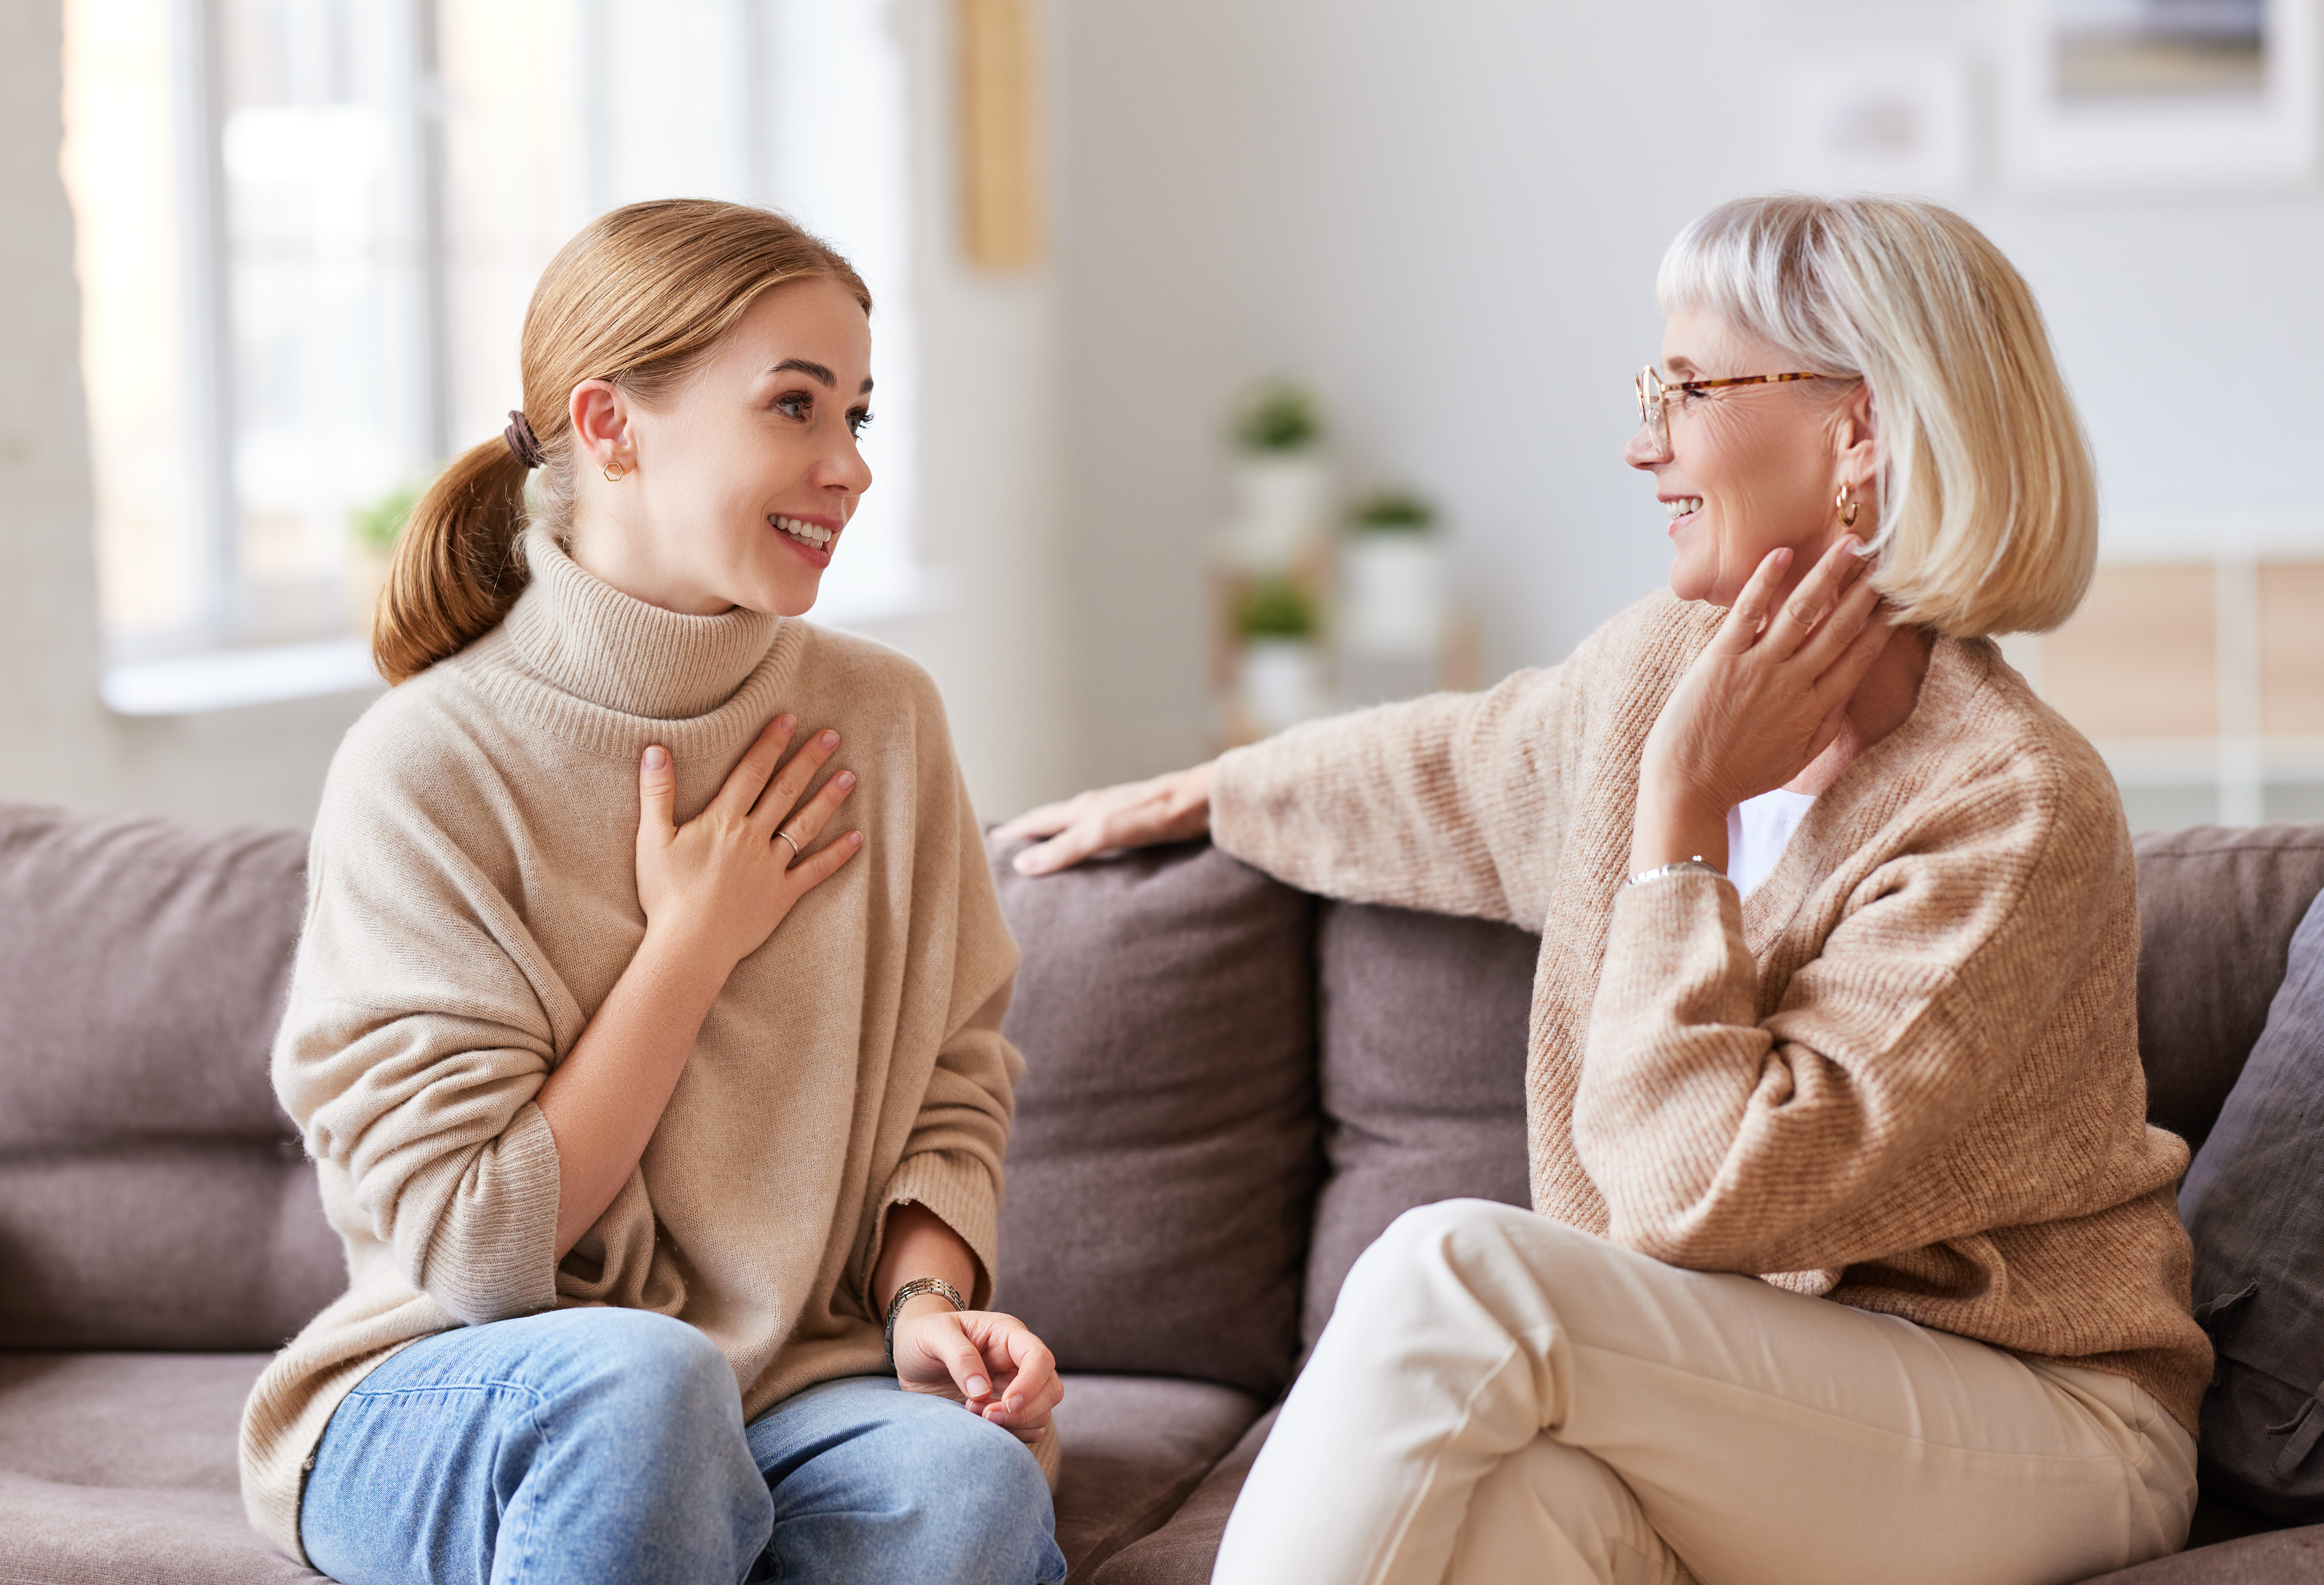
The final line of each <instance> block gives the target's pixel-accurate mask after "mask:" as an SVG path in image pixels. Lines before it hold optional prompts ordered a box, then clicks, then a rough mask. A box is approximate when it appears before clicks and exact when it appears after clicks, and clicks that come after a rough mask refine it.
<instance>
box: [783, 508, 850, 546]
mask: <svg viewBox="0 0 2324 1585" xmlns="http://www.w3.org/2000/svg"><path fill="white" fill-rule="evenodd" d="M767 521H769V522H770V523H772V524H773V525H774V526H775V527H776V528H777V529H778V530H780V531H781V532H783V533H786V534H788V535H789V536H790V537H791V538H792V539H797V540H798V542H799V543H800V544H802V545H806V546H809V547H811V548H814V549H816V550H828V549H829V548H831V542H832V541H833V540H834V539H838V538H839V535H838V533H837V532H836V531H835V530H831V529H826V528H823V527H821V526H819V525H817V524H815V523H811V522H808V521H807V520H806V519H804V518H796V517H784V516H782V515H780V514H779V513H778V514H777V515H775V516H772V517H770V518H769V519H767Z"/></svg>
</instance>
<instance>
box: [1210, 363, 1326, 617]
mask: <svg viewBox="0 0 2324 1585" xmlns="http://www.w3.org/2000/svg"><path fill="white" fill-rule="evenodd" d="M1233 435H1234V442H1235V451H1236V466H1235V515H1234V519H1233V521H1232V522H1231V524H1230V525H1229V528H1228V530H1227V534H1226V542H1225V547H1224V548H1225V550H1226V560H1227V561H1228V563H1229V564H1230V565H1231V566H1232V567H1237V568H1239V569H1240V570H1241V571H1244V572H1247V573H1253V574H1265V573H1276V572H1281V571H1284V570H1285V569H1286V568H1289V567H1296V566H1299V565H1300V564H1301V563H1302V562H1303V561H1304V560H1312V559H1314V558H1315V554H1316V552H1317V551H1318V550H1319V548H1321V546H1322V544H1323V540H1324V539H1325V536H1326V531H1327V528H1328V519H1329V512H1328V509H1327V505H1326V501H1327V495H1328V490H1327V484H1328V479H1327V475H1326V474H1325V471H1324V465H1323V409H1322V406H1321V404H1320V403H1319V402H1318V401H1316V399H1315V396H1314V392H1310V391H1309V390H1307V389H1306V388H1305V386H1302V385H1299V384H1296V383H1295V382H1291V381H1288V380H1283V379H1275V380H1268V381H1264V382H1260V383H1259V384H1257V385H1255V386H1253V387H1251V388H1250V390H1249V391H1248V392H1245V393H1244V395H1243V399H1242V401H1241V402H1240V405H1239V406H1238V407H1237V409H1236V410H1235V415H1234V422H1233Z"/></svg>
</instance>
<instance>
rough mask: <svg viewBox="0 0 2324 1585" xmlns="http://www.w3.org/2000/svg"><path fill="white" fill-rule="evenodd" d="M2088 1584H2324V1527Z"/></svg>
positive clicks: (2209, 1549)
mask: <svg viewBox="0 0 2324 1585" xmlns="http://www.w3.org/2000/svg"><path fill="white" fill-rule="evenodd" d="M2087 1585H2324V1525H2311V1526H2310V1527H2309V1528H2307V1529H2303V1530H2278V1531H2276V1532H2275V1533H2273V1534H2269V1535H2254V1536H2251V1537H2250V1538H2248V1539H2246V1540H2243V1541H2229V1542H2225V1543H2222V1544H2219V1545H2217V1546H2206V1547H2201V1548H2199V1549H2198V1550H2196V1551H2193V1552H2182V1553H2179V1555H2178V1556H2176V1557H2166V1558H2157V1559H2155V1560H2154V1561H2153V1562H2151V1563H2141V1564H2139V1565H2138V1566H2137V1567H2136V1568H2135V1569H2122V1570H2118V1571H2116V1572H2114V1573H2111V1574H2101V1575H2099V1576H2098V1578H2097V1579H2095V1580H2089V1581H2087Z"/></svg>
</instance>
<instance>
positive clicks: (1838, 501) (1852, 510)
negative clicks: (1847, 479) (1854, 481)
mask: <svg viewBox="0 0 2324 1585" xmlns="http://www.w3.org/2000/svg"><path fill="white" fill-rule="evenodd" d="M1831 504H1832V510H1833V511H1837V512H1839V513H1840V527H1841V528H1843V529H1852V528H1854V527H1855V526H1856V511H1857V502H1856V499H1855V497H1853V496H1851V495H1850V494H1849V493H1848V486H1847V485H1845V484H1842V485H1841V486H1840V493H1839V494H1838V495H1836V496H1834V497H1833V498H1832V502H1831Z"/></svg>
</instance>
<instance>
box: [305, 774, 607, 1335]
mask: <svg viewBox="0 0 2324 1585" xmlns="http://www.w3.org/2000/svg"><path fill="white" fill-rule="evenodd" d="M359 730H360V729H359ZM363 747H364V745H363V744H362V743H361V742H355V743H354V744H353V748H354V750H355V751H354V752H351V753H348V754H346V755H344V756H343V758H342V760H341V761H340V763H339V766H338V767H337V769H335V770H334V774H333V777H332V779H331V782H330V785H329V787H328V788H327V792H326V797H325V804H324V808H323V812H322V816H321V818H320V819H319V820H318V824H317V826H316V831H315V837H314V844H313V849H312V857H311V860H310V870H309V903H308V913H307V922H306V927H305V929H304V931H303V932H302V934H301V935H300V947H299V962H298V966H297V969H296V971H295V972H294V974H293V977H292V981H291V994H290V999H289V1004H288V1006H287V1008H286V1009H285V1014H284V1018H283V1021H282V1025H281V1031H280V1033H279V1035H278V1037H277V1039H276V1044H275V1050H274V1057H273V1071H274V1083H275V1089H276V1092H277V1093H278V1094H279V1095H280V1097H281V1101H282V1104H283V1106H284V1108H285V1109H286V1110H288V1111H289V1112H290V1114H291V1118H292V1119H293V1120H294V1121H296V1122H297V1124H298V1125H299V1127H300V1129H301V1131H302V1133H303V1135H304V1137H305V1140H306V1145H307V1148H308V1151H309V1154H310V1155H312V1156H314V1157H315V1159H316V1160H317V1162H318V1163H319V1164H320V1166H321V1170H322V1172H323V1174H324V1177H325V1186H326V1195H327V1201H331V1202H336V1204H335V1205H334V1207H333V1208H334V1209H335V1210H336V1212H337V1213H338V1214H339V1215H340V1216H342V1217H345V1216H347V1215H349V1214H351V1213H352V1214H353V1215H355V1216H359V1217H360V1219H361V1221H362V1224H363V1226H362V1228H361V1230H362V1231H364V1232H367V1233H368V1234H369V1236H370V1237H371V1238H372V1239H376V1240H377V1241H378V1242H379V1243H380V1244H382V1245H384V1246H386V1247H387V1248H388V1249H390V1250H392V1254H393V1258H394V1261H395V1264H396V1266H397V1267H399V1268H400V1269H401V1272H402V1273H403V1276H404V1277H405V1279H406V1280H407V1281H409V1282H410V1284H411V1285H412V1286H414V1287H416V1288H418V1289H419V1290H420V1291H421V1292H423V1293H425V1294H427V1295H429V1296H430V1297H432V1298H433V1299H435V1300H436V1301H437V1302H438V1304H441V1305H442V1306H443V1307H444V1308H445V1310H446V1311H447V1312H449V1313H451V1314H452V1315H454V1316H456V1317H457V1318H459V1319H460V1320H462V1321H465V1322H484V1321H494V1320H500V1319H503V1318H505V1317H509V1316H514V1315H521V1314H527V1313H531V1312H533V1311H537V1310H541V1309H545V1308H547V1307H549V1305H551V1304H554V1303H555V1301H556V1296H557V1287H556V1267H557V1259H556V1250H555V1239H556V1223H557V1202H558V1157H557V1146H556V1142H555V1140H554V1138H552V1137H551V1136H550V1133H549V1125H548V1122H547V1120H545V1119H543V1118H542V1116H541V1114H540V1111H539V1108H538V1107H536V1106H535V1105H534V1104H533V1097H534V1096H535V1094H536V1093H537V1092H539V1089H540V1086H541V1084H542V1083H544V1082H545V1081H546V1079H547V1077H548V1074H549V1067H550V1065H551V1063H552V1060H553V1055H554V1053H555V1052H556V1050H557V1049H558V1029H557V1027H556V1022H557V1020H556V1019H554V1018H552V1016H551V1014H550V1012H549V1009H548V1008H547V1007H546V1006H544V998H543V992H544V988H549V987H554V985H555V977H554V976H553V975H551V974H549V973H547V972H545V970H543V969H542V968H541V966H540V965H539V962H538V954H537V951H536V949H535V948H534V947H533V945H532V943H531V941H530V936H529V935H528V934H527V932H526V930H525V928H524V925H523V922H522V920H521V918H520V917H519V916H518V914H517V912H516V910H515V908H513V907H512V906H511V904H510V903H509V901H508V899H507V898H506V897H505V896H504V895H503V891H502V889H501V887H500V886H498V885H496V884H495V883H494V881H493V878H492V877H490V876H489V875H488V874H486V873H485V871H484V867H483V866H482V865H481V864H480V863H479V861H478V858H477V856H476V853H475V852H473V851H472V850H474V849H476V848H483V849H484V850H485V851H486V852H489V849H490V845H491V844H490V843H489V841H481V842H480V841H478V840H477V838H476V836H475V833H473V832H461V831H449V830H446V829H444V828H443V827H442V826H441V825H438V824H437V823H436V822H435V821H434V820H433V819H431V817H430V813H429V807H428V801H427V800H426V799H424V798H415V797H412V796H410V789H409V788H404V789H401V790H399V791H397V792H395V793H393V794H392V796H390V795H388V789H389V788H392V785H393V782H394V780H395V779H397V778H398V775H399V772H398V771H397V770H396V769H394V768H392V767H384V766H382V765H380V764H379V763H377V761H376V760H372V759H371V758H370V757H368V756H366V755H364V753H363V752H362V749H363ZM404 769H405V770H406V771H408V770H409V769H410V768H409V767H405V768H404ZM550 994H551V996H552V998H553V996H554V994H555V993H554V991H551V993H550ZM565 1010H566V1014H567V1022H568V1024H571V1025H573V1026H574V1027H576V1028H577V1019H578V1010H577V1009H569V1008H568V1009H565ZM569 1039H570V1032H568V1033H567V1041H568V1042H569Z"/></svg>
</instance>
